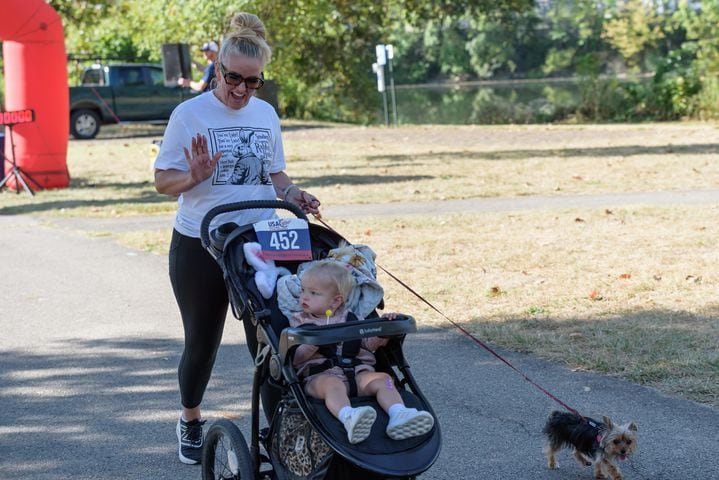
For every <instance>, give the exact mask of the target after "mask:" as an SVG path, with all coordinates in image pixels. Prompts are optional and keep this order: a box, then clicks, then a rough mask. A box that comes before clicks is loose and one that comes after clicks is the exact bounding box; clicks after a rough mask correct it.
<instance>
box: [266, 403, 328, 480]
mask: <svg viewBox="0 0 719 480" xmlns="http://www.w3.org/2000/svg"><path fill="white" fill-rule="evenodd" d="M271 441H272V445H271V448H272V457H273V462H272V463H273V465H274V467H275V472H276V473H277V477H278V478H279V479H280V480H322V479H324V478H325V474H326V473H327V469H328V467H329V464H330V462H331V460H332V457H333V451H332V449H331V448H330V447H329V446H328V445H327V444H326V443H325V441H324V440H322V437H320V435H319V434H318V433H317V432H316V431H315V429H314V428H312V425H311V424H310V423H309V422H308V421H307V419H306V418H305V416H304V415H303V414H302V411H301V410H300V409H299V407H297V405H296V404H295V402H294V401H293V400H289V401H288V400H283V401H282V402H281V403H280V405H279V406H278V408H277V410H276V414H275V417H274V419H273V421H272V433H271Z"/></svg>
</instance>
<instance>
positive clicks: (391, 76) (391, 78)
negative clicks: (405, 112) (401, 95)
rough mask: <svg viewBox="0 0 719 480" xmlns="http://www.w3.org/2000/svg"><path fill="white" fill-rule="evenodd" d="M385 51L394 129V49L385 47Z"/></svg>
mask: <svg viewBox="0 0 719 480" xmlns="http://www.w3.org/2000/svg"><path fill="white" fill-rule="evenodd" d="M385 48H386V49H387V66H388V67H389V94H390V95H391V97H392V120H393V121H394V126H395V127H396V126H397V124H398V122H397V97H396V96H395V93H394V73H393V72H392V58H394V47H393V46H392V45H386V46H385Z"/></svg>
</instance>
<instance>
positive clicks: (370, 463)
mask: <svg viewBox="0 0 719 480" xmlns="http://www.w3.org/2000/svg"><path fill="white" fill-rule="evenodd" d="M259 208H265V209H275V210H285V211H288V212H290V213H291V214H293V215H294V216H295V217H297V218H300V219H303V220H305V221H306V220H307V217H306V216H305V214H304V213H303V212H302V210H300V209H299V208H298V207H296V206H295V205H293V204H291V203H287V202H283V201H248V202H239V203H232V204H227V205H220V206H218V207H215V208H213V209H212V210H210V211H209V212H208V213H207V215H206V216H205V217H204V219H203V221H202V224H201V240H202V244H203V246H204V247H205V248H206V249H207V250H208V251H209V252H210V253H211V254H212V255H213V257H214V258H215V259H216V261H217V262H218V264H219V265H220V267H221V268H222V271H223V273H224V278H225V284H226V287H227V291H228V296H229V298H230V306H231V308H232V312H233V315H234V316H235V317H236V318H237V319H239V320H241V321H242V322H243V324H244V328H245V333H246V337H247V345H248V348H249V350H250V354H251V355H252V356H253V358H254V363H255V367H254V375H253V383H252V394H251V398H252V400H251V404H252V406H251V436H250V442H249V448H248V444H247V443H246V441H245V439H244V437H243V435H242V433H241V432H240V430H239V428H238V427H237V426H236V425H235V424H234V423H233V422H231V421H230V420H228V419H218V420H216V421H214V422H213V423H212V424H211V425H210V427H209V428H208V430H207V435H206V437H205V442H204V447H203V455H202V478H203V479H205V480H209V479H253V480H300V479H302V480H321V479H332V480H354V479H358V480H359V479H362V480H380V479H398V480H399V479H404V480H411V479H415V478H417V476H419V475H420V474H421V473H422V472H424V471H426V470H427V469H428V468H430V467H431V466H432V464H433V463H434V462H435V461H436V459H437V457H438V455H439V451H440V448H441V435H440V428H439V422H438V421H437V420H436V415H435V414H434V411H433V410H432V408H431V406H430V405H429V402H428V401H427V399H426V398H425V397H424V395H423V394H422V392H421V391H420V389H419V387H418V385H417V383H416V382H415V380H414V378H413V376H412V374H411V373H410V370H409V364H408V363H407V361H406V359H405V357H404V355H403V352H402V344H403V342H404V338H405V335H406V334H408V333H413V332H415V331H416V324H415V321H414V319H413V318H412V317H410V316H404V315H402V316H398V317H397V318H396V319H395V320H392V321H388V320H384V319H381V318H379V316H378V315H377V314H376V312H374V313H373V314H372V315H370V316H369V317H368V318H367V319H365V320H361V321H348V322H346V323H343V324H339V325H329V326H322V327H317V326H301V327H296V328H289V321H288V319H287V317H285V316H284V315H283V314H282V312H281V311H280V308H279V306H278V301H277V292H276V291H275V292H274V294H273V295H272V297H271V298H270V299H265V298H264V297H263V296H262V295H261V294H260V292H259V291H258V288H257V285H256V284H255V281H254V274H255V270H254V269H253V268H252V267H251V266H250V264H249V263H248V262H247V259H246V258H245V254H244V251H243V245H244V244H245V243H246V242H256V241H257V233H256V232H255V230H254V228H253V225H244V226H239V225H237V224H235V223H224V224H221V225H220V226H218V227H217V228H215V229H213V230H211V231H210V224H211V223H212V220H213V219H214V218H215V217H217V216H218V215H221V214H224V213H229V212H233V211H239V210H247V209H259ZM308 224H309V225H308V228H309V236H310V240H311V253H312V259H313V260H319V259H323V258H325V257H327V254H328V252H329V251H330V250H332V249H334V248H337V247H338V246H339V245H340V243H341V242H343V241H344V242H346V240H345V239H343V238H342V237H341V236H340V235H339V234H337V233H336V232H334V231H332V230H330V229H328V228H325V227H322V226H320V225H317V224H313V223H309V222H308ZM347 243H348V242H347ZM301 263H303V262H302V261H277V266H278V267H279V266H282V267H285V268H287V269H288V270H289V271H290V272H291V273H295V272H296V271H297V267H298V266H299V265H300V264H301ZM380 308H381V305H380ZM371 336H382V337H388V338H389V339H390V340H389V342H388V344H387V345H386V346H384V347H382V348H380V349H379V350H378V351H377V352H376V353H375V355H376V357H377V364H376V365H375V369H376V370H377V371H384V372H386V373H388V374H389V375H390V377H391V378H392V379H393V380H394V383H395V387H396V388H397V390H398V391H399V392H400V395H401V396H402V398H403V400H404V402H405V404H406V405H407V406H408V407H414V408H417V409H422V410H426V411H428V412H430V413H431V414H432V416H433V417H435V425H434V428H433V429H432V430H431V431H429V432H428V433H426V434H424V435H422V436H419V437H413V438H408V439H406V440H400V441H396V440H391V439H389V438H388V437H386V435H385V432H384V427H385V426H386V424H387V420H388V418H387V415H386V414H385V412H384V411H383V410H382V408H381V407H379V405H377V403H376V401H375V399H374V398H373V397H355V398H352V399H351V402H352V405H353V406H359V405H373V406H374V408H375V410H376V411H377V420H376V421H375V423H374V425H373V427H372V432H371V434H370V436H369V437H368V438H367V439H366V440H365V441H363V442H361V443H358V444H354V445H352V444H350V443H349V441H348V440H347V435H346V432H345V430H344V428H343V426H342V424H341V423H340V422H339V421H338V420H337V419H335V417H334V416H332V414H331V413H330V412H329V411H328V410H327V409H326V408H325V406H324V403H323V402H322V401H321V400H317V399H314V398H310V397H308V396H307V395H306V394H305V393H304V391H303V388H302V385H301V382H300V380H299V379H298V377H297V374H296V373H295V370H294V368H293V366H292V358H293V354H294V351H295V349H296V348H297V346H299V345H301V344H310V345H318V346H321V345H331V344H336V343H338V342H345V341H350V340H354V339H361V338H365V337H371ZM260 398H262V408H263V410H264V414H265V416H266V419H267V423H268V425H269V427H267V428H263V429H260Z"/></svg>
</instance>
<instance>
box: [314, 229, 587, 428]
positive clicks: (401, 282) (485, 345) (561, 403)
mask: <svg viewBox="0 0 719 480" xmlns="http://www.w3.org/2000/svg"><path fill="white" fill-rule="evenodd" d="M315 219H316V220H317V221H318V222H320V223H321V224H322V225H324V226H325V227H327V228H328V229H330V230H332V231H333V232H335V233H337V234H338V235H340V233H339V232H338V231H337V230H335V229H334V228H332V227H331V226H329V225H328V224H327V223H326V222H325V221H324V220H322V219H321V218H319V217H317V216H316V217H315ZM376 265H377V267H378V268H379V269H380V270H382V271H383V272H384V273H386V274H387V275H389V276H390V277H392V279H393V280H394V281H396V282H397V283H399V284H400V285H402V286H403V287H404V288H406V289H407V290H408V291H409V292H411V293H412V294H413V295H414V296H415V297H417V298H418V299H420V300H421V301H423V302H424V303H426V304H427V305H428V306H429V308H431V309H432V310H434V311H435V312H437V313H438V314H440V315H441V316H442V318H444V319H445V320H447V321H448V322H449V323H451V324H452V325H454V326H455V328H457V329H458V330H459V331H460V332H462V333H463V334H465V335H466V336H468V337H469V338H470V339H472V340H473V341H474V343H476V344H477V345H479V346H480V347H482V348H484V349H485V350H487V351H488V352H489V353H491V354H492V355H494V356H495V357H496V358H497V359H498V360H500V361H501V362H502V363H504V364H505V365H507V366H508V367H509V368H511V369H512V370H514V371H515V372H517V373H518V374H519V375H521V376H522V378H524V379H525V380H526V381H528V382H529V383H531V384H532V385H534V386H535V387H536V388H537V389H538V390H539V391H541V392H542V393H544V394H545V395H547V396H548V397H549V398H551V399H552V400H554V401H555V402H557V403H558V404H559V405H561V406H562V407H564V408H565V409H567V410H568V411H570V412H572V413H574V414H576V415H579V416H580V417H581V416H582V415H580V414H579V412H577V411H576V410H575V409H573V408H572V407H570V406H569V405H567V404H566V403H564V402H563V401H561V400H560V399H559V398H557V397H556V396H554V395H552V394H551V393H550V392H549V391H547V389H545V388H544V387H542V386H541V385H539V384H538V383H537V382H535V381H534V380H532V379H531V378H529V377H528V376H527V375H526V374H525V373H524V372H522V371H520V370H519V369H518V368H517V367H515V366H514V365H512V364H511V363H510V362H509V361H508V360H506V359H505V358H504V357H502V356H501V355H500V354H498V353H497V352H495V351H494V350H493V349H492V348H491V347H490V346H489V345H487V344H486V343H484V342H483V341H482V340H480V339H479V338H477V337H475V336H474V335H472V334H471V333H470V332H468V331H467V330H466V329H465V328H464V327H462V326H461V325H459V324H458V323H456V322H455V321H453V320H452V319H451V318H449V317H448V316H447V315H445V314H444V313H443V312H442V311H440V310H439V309H438V308H437V307H435V306H434V305H432V303H431V302H429V301H428V300H427V299H425V298H424V297H423V296H422V295H420V294H419V293H417V292H415V291H414V289H412V287H410V286H409V285H407V284H406V283H404V282H403V281H402V280H400V279H399V278H397V277H396V276H395V275H394V274H392V273H390V272H389V271H388V270H387V269H385V268H384V267H382V266H381V265H379V264H376Z"/></svg>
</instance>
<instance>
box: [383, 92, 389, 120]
mask: <svg viewBox="0 0 719 480" xmlns="http://www.w3.org/2000/svg"><path fill="white" fill-rule="evenodd" d="M382 103H384V124H385V125H387V126H389V112H388V110H387V92H386V91H384V90H383V91H382Z"/></svg>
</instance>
